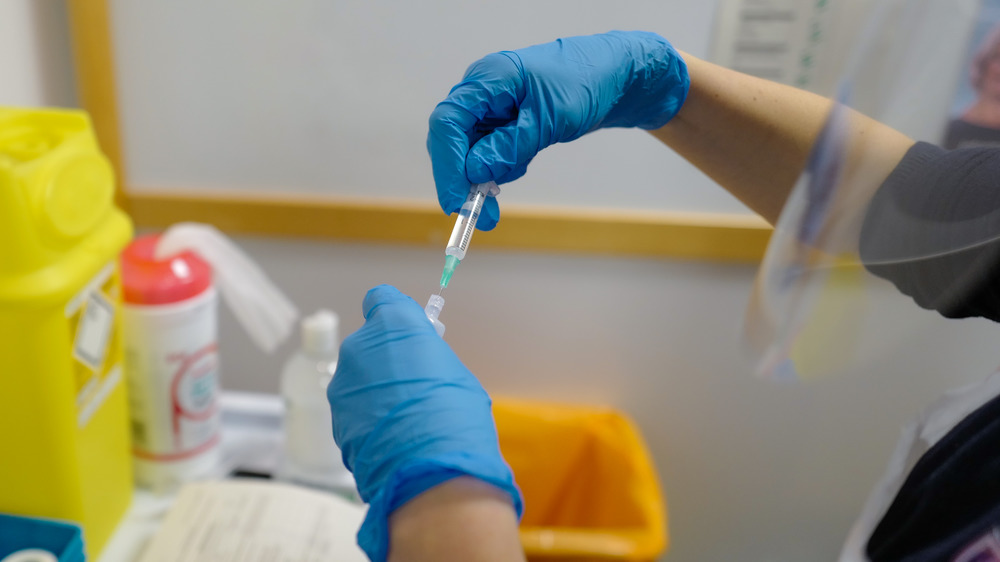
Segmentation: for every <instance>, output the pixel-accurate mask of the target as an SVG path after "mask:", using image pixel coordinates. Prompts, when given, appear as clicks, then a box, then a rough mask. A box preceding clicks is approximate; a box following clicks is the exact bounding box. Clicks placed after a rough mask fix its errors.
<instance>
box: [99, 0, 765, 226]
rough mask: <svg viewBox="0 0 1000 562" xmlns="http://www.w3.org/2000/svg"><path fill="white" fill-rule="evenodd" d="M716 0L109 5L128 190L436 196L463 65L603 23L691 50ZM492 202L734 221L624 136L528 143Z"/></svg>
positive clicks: (662, 159) (632, 136) (607, 133)
mask: <svg viewBox="0 0 1000 562" xmlns="http://www.w3.org/2000/svg"><path fill="white" fill-rule="evenodd" d="M716 5H717V1H716V0H711V1H707V0H671V1H663V0H643V1H632V2H608V1H600V0H512V1H507V2H502V3H500V2H494V3H477V2H467V1H463V0H437V1H435V2H384V1H383V2H366V1H362V0H283V1H278V0H271V1H265V0H175V1H171V2H163V1H162V0H114V1H113V2H112V3H111V7H112V25H113V39H114V42H115V57H116V60H115V69H116V73H117V83H118V86H117V87H118V96H119V107H120V123H121V126H122V134H123V138H124V144H123V148H124V151H125V158H126V160H125V162H126V169H127V171H128V176H129V184H130V185H129V188H130V189H132V190H135V191H141V190H142V189H150V188H155V189H163V188H184V189H191V188H195V189H204V190H231V189H241V190H260V191H267V192H282V193H308V194H327V195H336V196H351V197H378V198H392V199H400V198H401V199H409V200H420V201H434V200H435V194H434V186H433V178H432V176H431V168H430V160H429V158H428V156H427V152H426V147H425V140H426V135H427V118H428V116H429V115H430V112H431V110H432V109H433V108H434V106H435V105H436V104H437V103H438V102H439V101H441V99H443V98H444V96H445V95H447V93H448V90H449V89H450V88H451V86H453V85H454V84H455V83H457V82H458V81H459V80H460V79H461V77H462V74H463V73H464V71H465V69H466V67H467V66H468V65H469V64H470V63H472V62H473V61H474V60H476V59H478V58H479V57H481V56H483V55H485V54H487V53H490V52H494V51H498V50H502V49H513V48H518V47H522V46H527V45H531V44H535V43H541V42H546V41H551V40H553V39H555V38H558V37H565V36H571V35H580V34H590V33H598V32H603V31H607V30H611V29H644V30H649V31H655V32H658V33H660V34H661V35H663V36H664V37H666V38H668V39H669V40H670V41H671V42H672V43H674V45H675V46H676V47H677V48H679V49H682V50H685V51H687V52H690V53H691V54H693V55H696V56H705V55H706V53H707V51H708V46H709V43H710V39H711V32H712V29H713V25H714V13H715V7H716ZM501 202H502V203H501V204H502V205H503V204H511V203H516V204H525V205H558V206H569V207H591V208H610V209H642V210H668V211H703V212H732V213H741V214H742V213H749V211H748V210H747V209H746V208H745V207H744V206H743V205H742V204H741V203H739V202H738V201H736V200H735V199H734V198H733V197H731V196H730V195H728V194H727V193H726V192H725V191H724V190H722V189H721V188H719V187H718V186H716V185H715V184H714V183H713V182H712V181H711V180H709V179H708V178H707V177H705V176H704V175H702V174H701V173H700V172H699V171H698V170H696V169H695V168H694V167H692V166H691V165H689V164H688V163H686V162H685V161H684V160H682V159H681V158H680V157H678V156H676V155H675V154H674V153H673V152H672V151H670V150H669V149H668V148H666V147H665V146H664V145H662V144H660V143H659V142H658V141H657V140H655V139H654V138H653V137H652V136H651V135H648V134H646V133H644V132H642V131H639V130H622V129H612V130H602V131H598V132H596V133H594V134H591V135H587V136H585V137H583V138H581V139H579V140H577V141H574V142H572V143H569V144H564V145H557V146H554V147H550V148H548V149H546V150H545V151H543V152H542V153H541V154H540V155H539V156H538V157H537V158H536V159H535V161H534V162H533V163H532V164H531V166H530V167H529V170H528V173H527V175H526V176H525V177H523V178H522V179H520V180H517V181H516V182H514V183H512V184H509V185H508V186H507V188H505V189H504V192H503V194H502V195H501Z"/></svg>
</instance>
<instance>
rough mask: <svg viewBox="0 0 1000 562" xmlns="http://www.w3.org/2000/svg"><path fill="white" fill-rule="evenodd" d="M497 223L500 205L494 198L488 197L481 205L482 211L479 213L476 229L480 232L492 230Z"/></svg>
mask: <svg viewBox="0 0 1000 562" xmlns="http://www.w3.org/2000/svg"><path fill="white" fill-rule="evenodd" d="M498 222H500V204H499V203H498V202H497V200H496V198H495V197H489V198H487V199H486V201H485V202H484V203H483V210H482V211H480V213H479V220H477V221H476V228H478V229H479V230H482V231H489V230H493V229H494V228H496V226H497V223H498Z"/></svg>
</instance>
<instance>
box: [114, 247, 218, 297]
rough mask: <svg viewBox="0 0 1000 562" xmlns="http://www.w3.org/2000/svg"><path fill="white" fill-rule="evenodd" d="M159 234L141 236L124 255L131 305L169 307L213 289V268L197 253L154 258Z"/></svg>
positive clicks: (125, 284) (125, 286)
mask: <svg viewBox="0 0 1000 562" xmlns="http://www.w3.org/2000/svg"><path fill="white" fill-rule="evenodd" d="M159 239H160V237H159V235H147V236H140V237H138V238H136V239H135V240H133V241H132V243H131V244H129V245H128V247H127V248H125V251H124V252H122V259H121V262H122V287H123V289H124V293H125V295H124V296H125V302H127V303H129V304H147V305H148V304H170V303H175V302H180V301H183V300H187V299H189V298H191V297H195V296H198V295H200V294H201V293H202V292H203V291H205V290H206V289H208V288H209V287H211V286H212V267H211V266H210V265H208V264H207V263H206V262H205V260H203V259H201V258H199V257H198V256H197V255H196V254H195V253H194V252H190V251H188V252H181V253H179V254H176V255H174V256H172V257H170V258H169V259H165V260H159V261H158V260H155V259H153V255H154V253H153V252H154V250H155V249H156V243H157V241H158V240H159Z"/></svg>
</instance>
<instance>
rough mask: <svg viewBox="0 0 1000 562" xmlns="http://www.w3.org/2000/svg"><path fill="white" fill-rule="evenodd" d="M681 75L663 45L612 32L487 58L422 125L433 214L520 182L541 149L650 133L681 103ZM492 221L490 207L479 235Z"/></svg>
mask: <svg viewBox="0 0 1000 562" xmlns="http://www.w3.org/2000/svg"><path fill="white" fill-rule="evenodd" d="M689 85H690V79H689V78H688V74H687V66H686V65H685V64H684V60H683V59H682V58H681V57H680V55H679V54H678V53H677V51H675V50H674V48H673V47H672V46H671V45H670V43H668V42H667V40H666V39H664V38H662V37H660V36H659V35H657V34H655V33H648V32H643V31H632V32H622V31H612V32H610V33H605V34H601V35H591V36H585V37H570V38H567V39H560V40H558V41H555V42H553V43H546V44H543V45H535V46H533V47H528V48H526V49H518V50H516V51H501V52H499V53H494V54H491V55H487V56H486V57H484V58H482V59H480V60H479V61H477V62H475V63H473V64H472V66H470V67H469V69H468V70H467V71H466V72H465V78H464V79H463V80H462V82H460V83H459V84H458V85H457V86H455V87H454V88H452V90H451V93H449V94H448V97H447V98H445V100H444V101H442V102H441V103H439V104H438V105H437V107H436V108H434V112H433V113H431V117H430V132H429V133H428V135H427V150H428V152H430V156H431V164H432V166H433V170H434V183H435V184H436V185H437V192H438V201H439V202H440V203H441V208H442V209H444V211H445V212H446V213H448V214H451V213H453V212H455V211H457V210H458V209H459V207H461V206H462V203H463V202H464V201H465V198H466V196H467V195H468V193H469V186H470V182H471V183H484V182H487V181H489V180H494V181H496V182H497V183H498V184H501V183H506V182H509V181H513V180H516V179H517V178H519V177H521V176H522V175H524V172H525V170H526V169H527V166H528V163H529V162H531V159H532V158H534V157H535V155H536V154H538V152H539V151H541V150H542V149H543V148H545V147H547V146H549V145H551V144H555V143H557V142H568V141H571V140H575V139H577V138H580V137H581V136H583V135H585V134H586V133H589V132H590V131H593V130H596V129H600V128H603V127H640V128H643V129H658V128H660V127H662V126H663V125H665V124H666V123H667V121H670V119H671V118H672V117H673V116H674V115H676V114H677V112H678V111H679V110H680V108H681V105H682V104H683V103H684V100H685V98H686V97H687V92H688V87H689ZM498 220H500V209H499V207H498V205H497V201H496V199H495V198H492V197H490V198H488V199H487V200H486V204H485V205H484V207H483V211H482V212H481V214H480V215H479V221H478V222H477V226H478V227H479V228H480V229H482V230H490V229H492V228H493V227H494V226H496V223H497V221H498Z"/></svg>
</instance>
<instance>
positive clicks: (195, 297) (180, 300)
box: [122, 236, 220, 492]
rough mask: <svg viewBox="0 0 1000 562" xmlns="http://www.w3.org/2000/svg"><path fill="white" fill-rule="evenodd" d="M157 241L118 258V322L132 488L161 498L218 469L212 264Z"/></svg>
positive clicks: (145, 241)
mask: <svg viewBox="0 0 1000 562" xmlns="http://www.w3.org/2000/svg"><path fill="white" fill-rule="evenodd" d="M157 241H158V237H157V236H146V237H140V238H137V239H136V240H135V241H133V242H132V244H131V245H129V247H128V248H126V250H125V252H124V253H123V254H122V286H123V289H124V301H125V306H124V314H123V322H124V328H125V337H124V344H125V368H126V372H127V376H128V382H129V403H130V409H131V418H132V447H133V457H134V460H135V475H136V482H137V483H138V484H139V485H140V486H142V487H145V488H149V489H152V490H154V491H159V492H166V491H169V490H171V489H173V488H175V487H177V486H178V485H180V484H182V483H183V482H187V481H190V480H192V479H196V478H198V477H201V476H207V475H209V474H210V473H211V472H212V471H213V469H214V468H215V467H216V465H217V464H218V461H219V439H220V434H219V421H220V418H219V409H218V393H219V382H218V380H219V377H218V366H219V361H218V353H217V331H218V328H217V323H218V320H217V318H218V316H217V307H218V299H217V297H216V291H215V289H214V287H213V285H212V268H211V266H210V265H209V264H207V263H206V262H205V261H204V260H202V259H200V258H199V257H198V256H197V255H195V254H194V253H192V252H181V253H178V254H176V255H173V256H170V257H168V258H166V259H161V260H157V259H155V258H154V252H155V248H156V244H157Z"/></svg>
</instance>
